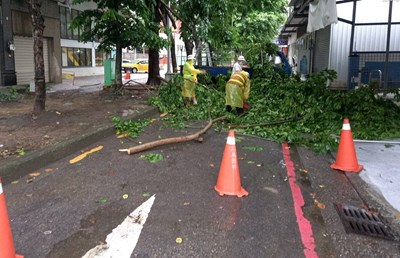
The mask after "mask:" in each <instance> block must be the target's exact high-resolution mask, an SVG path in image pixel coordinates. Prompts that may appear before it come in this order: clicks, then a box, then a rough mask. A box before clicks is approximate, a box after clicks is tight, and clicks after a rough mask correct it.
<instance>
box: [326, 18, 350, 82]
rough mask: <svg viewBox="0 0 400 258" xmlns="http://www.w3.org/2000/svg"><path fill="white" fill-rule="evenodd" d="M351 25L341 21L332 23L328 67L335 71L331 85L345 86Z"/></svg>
mask: <svg viewBox="0 0 400 258" xmlns="http://www.w3.org/2000/svg"><path fill="white" fill-rule="evenodd" d="M350 36H351V25H349V24H347V23H343V22H338V23H337V24H332V32H331V50H330V65H329V67H330V69H333V70H335V71H336V72H337V79H336V80H335V81H334V82H332V87H335V88H346V87H347V74H348V64H349V52H350Z"/></svg>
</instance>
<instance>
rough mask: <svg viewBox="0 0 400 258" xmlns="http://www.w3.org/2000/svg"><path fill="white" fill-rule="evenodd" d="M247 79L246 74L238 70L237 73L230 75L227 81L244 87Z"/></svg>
mask: <svg viewBox="0 0 400 258" xmlns="http://www.w3.org/2000/svg"><path fill="white" fill-rule="evenodd" d="M247 80H248V78H247V76H246V75H245V74H244V73H242V72H239V73H234V74H233V75H232V77H231V78H230V79H229V81H228V83H231V84H235V85H237V86H239V87H244V85H245V84H246V81H247Z"/></svg>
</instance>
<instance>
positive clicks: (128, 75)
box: [125, 70, 131, 80]
mask: <svg viewBox="0 0 400 258" xmlns="http://www.w3.org/2000/svg"><path fill="white" fill-rule="evenodd" d="M125 79H126V80H130V79H131V71H129V70H128V71H126V73H125Z"/></svg>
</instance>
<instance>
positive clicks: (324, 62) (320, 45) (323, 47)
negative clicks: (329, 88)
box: [313, 26, 331, 73]
mask: <svg viewBox="0 0 400 258" xmlns="http://www.w3.org/2000/svg"><path fill="white" fill-rule="evenodd" d="M330 36H331V26H327V27H325V28H323V29H321V30H318V31H316V32H315V52H314V65H313V66H314V67H313V72H314V73H318V72H320V71H322V70H324V69H326V68H328V65H329V42H330Z"/></svg>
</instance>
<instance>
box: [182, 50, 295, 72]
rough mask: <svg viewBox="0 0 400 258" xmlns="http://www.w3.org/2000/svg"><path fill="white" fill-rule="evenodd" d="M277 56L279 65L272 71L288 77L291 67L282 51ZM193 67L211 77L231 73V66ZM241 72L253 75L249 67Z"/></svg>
mask: <svg viewBox="0 0 400 258" xmlns="http://www.w3.org/2000/svg"><path fill="white" fill-rule="evenodd" d="M277 55H278V56H279V57H280V59H281V63H280V64H279V65H276V66H275V67H274V69H275V70H276V71H281V72H283V73H285V74H288V75H290V74H292V67H291V66H290V64H289V62H288V60H287V58H286V56H285V54H283V52H282V51H278V52H277ZM195 67H196V69H200V70H205V71H207V73H208V74H209V75H210V76H211V77H216V76H217V75H220V74H228V73H230V72H231V71H232V67H231V66H202V65H199V66H195ZM243 70H245V71H246V72H248V73H249V74H250V76H251V75H252V73H253V69H252V68H249V67H244V68H243ZM181 71H182V69H181Z"/></svg>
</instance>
